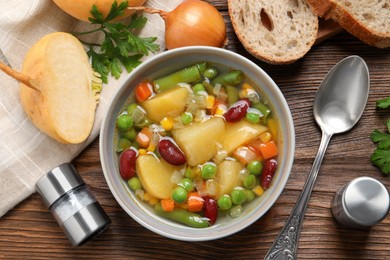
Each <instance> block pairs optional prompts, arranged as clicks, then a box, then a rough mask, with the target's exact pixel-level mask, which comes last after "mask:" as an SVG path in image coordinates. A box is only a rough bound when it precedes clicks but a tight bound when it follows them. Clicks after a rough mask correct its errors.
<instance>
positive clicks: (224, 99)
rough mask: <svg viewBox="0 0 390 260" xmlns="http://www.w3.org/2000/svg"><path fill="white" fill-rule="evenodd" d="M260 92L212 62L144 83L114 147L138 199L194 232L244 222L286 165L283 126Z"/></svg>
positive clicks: (119, 125)
mask: <svg viewBox="0 0 390 260" xmlns="http://www.w3.org/2000/svg"><path fill="white" fill-rule="evenodd" d="M259 89H261V86H257V87H256V86H255V84H254V82H251V81H250V79H248V78H247V77H246V76H245V75H244V74H243V73H242V72H241V71H238V70H231V69H229V68H226V67H225V66H223V65H221V64H214V63H206V62H199V63H196V64H193V65H192V66H189V67H186V68H183V69H181V70H178V71H176V72H174V73H172V74H169V75H166V76H164V77H161V78H158V79H145V80H144V81H142V82H140V83H139V84H138V85H137V86H136V87H135V89H134V94H132V96H131V97H129V102H128V103H127V104H126V105H125V106H124V107H123V109H122V111H121V113H120V114H119V115H118V117H117V121H116V134H115V140H114V142H116V152H117V154H118V166H119V167H118V168H119V173H120V176H121V178H122V179H123V181H124V182H126V185H127V186H128V187H129V189H130V190H132V192H134V194H135V196H136V197H137V199H139V200H141V201H144V202H146V203H148V204H150V205H151V206H152V207H154V210H155V212H156V214H157V215H159V216H162V217H164V218H167V219H170V220H173V221H176V222H179V223H182V224H184V225H187V226H190V227H194V228H204V227H208V226H210V225H213V224H215V222H216V221H217V219H218V216H221V215H223V216H226V215H227V216H230V217H233V218H235V217H238V216H240V214H241V213H242V212H243V208H245V205H246V204H247V203H248V202H251V201H253V200H254V199H256V198H257V197H261V196H262V194H263V192H264V191H265V190H267V189H268V188H269V187H270V185H272V179H273V176H274V174H275V172H276V170H277V165H278V163H277V159H278V153H279V152H278V143H279V140H278V139H279V138H278V135H279V129H278V128H279V125H278V121H277V119H276V116H275V115H274V113H273V112H272V106H271V104H269V103H268V101H267V99H266V97H265V96H264V95H263V93H262V92H261V91H259Z"/></svg>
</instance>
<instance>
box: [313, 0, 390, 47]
mask: <svg viewBox="0 0 390 260" xmlns="http://www.w3.org/2000/svg"><path fill="white" fill-rule="evenodd" d="M307 1H308V3H309V4H310V5H311V6H312V7H313V9H314V11H315V13H316V14H317V15H319V16H321V17H323V18H325V19H333V20H335V21H337V22H338V23H339V24H340V25H341V26H342V27H343V28H344V29H345V30H346V31H347V32H349V33H350V34H352V35H354V36H356V37H357V38H359V39H360V40H361V41H362V42H364V43H367V44H369V45H372V46H375V47H378V48H386V47H389V46H390V0H307Z"/></svg>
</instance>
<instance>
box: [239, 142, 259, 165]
mask: <svg viewBox="0 0 390 260" xmlns="http://www.w3.org/2000/svg"><path fill="white" fill-rule="evenodd" d="M233 154H234V157H236V158H237V159H238V160H239V161H240V162H241V163H242V164H244V165H247V164H248V163H249V162H250V161H253V160H255V159H256V158H257V155H256V153H255V152H254V151H253V150H252V149H250V148H249V147H247V146H243V147H238V148H237V149H236V150H235V151H234V152H233Z"/></svg>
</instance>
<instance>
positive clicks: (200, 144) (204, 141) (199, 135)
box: [172, 117, 225, 166]
mask: <svg viewBox="0 0 390 260" xmlns="http://www.w3.org/2000/svg"><path fill="white" fill-rule="evenodd" d="M224 133H225V122H224V120H223V119H222V118H220V117H213V118H211V119H209V120H207V121H205V122H201V123H194V124H191V125H189V126H186V127H183V128H180V129H176V130H173V131H172V134H173V138H174V139H175V141H176V142H177V144H178V145H179V146H180V148H181V149H182V150H183V152H184V153H185V155H186V157H187V163H188V164H189V165H190V166H195V165H198V164H203V163H205V162H207V161H208V160H210V159H211V158H213V156H214V155H215V154H216V153H217V144H218V143H220V142H221V140H222V137H223V135H224Z"/></svg>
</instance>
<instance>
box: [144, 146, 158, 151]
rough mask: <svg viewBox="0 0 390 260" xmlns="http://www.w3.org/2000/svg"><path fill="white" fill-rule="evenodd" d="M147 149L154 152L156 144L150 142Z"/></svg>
mask: <svg viewBox="0 0 390 260" xmlns="http://www.w3.org/2000/svg"><path fill="white" fill-rule="evenodd" d="M146 150H147V151H149V152H154V150H156V146H155V145H153V144H150V145H149V146H148V148H147V149H146Z"/></svg>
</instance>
